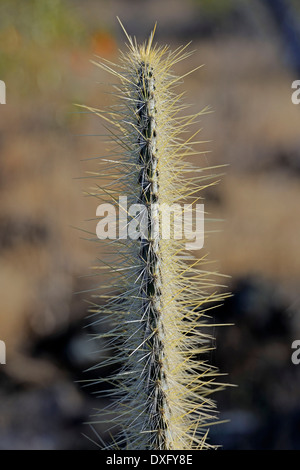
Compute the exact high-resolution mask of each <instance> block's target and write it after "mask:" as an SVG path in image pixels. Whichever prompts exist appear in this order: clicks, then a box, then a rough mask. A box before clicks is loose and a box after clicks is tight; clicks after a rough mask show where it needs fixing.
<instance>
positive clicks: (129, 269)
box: [85, 24, 224, 450]
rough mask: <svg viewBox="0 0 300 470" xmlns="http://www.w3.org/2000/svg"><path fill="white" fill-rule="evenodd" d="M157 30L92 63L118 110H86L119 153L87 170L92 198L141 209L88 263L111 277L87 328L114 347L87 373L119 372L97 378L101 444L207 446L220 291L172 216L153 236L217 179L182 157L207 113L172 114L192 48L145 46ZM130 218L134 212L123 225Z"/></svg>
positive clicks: (213, 417) (177, 109)
mask: <svg viewBox="0 0 300 470" xmlns="http://www.w3.org/2000/svg"><path fill="white" fill-rule="evenodd" d="M121 26H122V24H121ZM122 27H123V26H122ZM123 29H124V28H123ZM154 31H155V28H154V30H153V32H152V33H151V35H150V37H149V40H148V41H147V42H146V43H144V44H142V45H138V44H137V42H136V40H135V38H134V39H132V38H131V37H130V36H128V34H127V33H126V31H125V29H124V32H125V34H126V36H127V40H128V44H127V46H128V51H127V52H126V53H122V52H121V57H120V64H119V65H115V64H111V63H110V62H108V61H104V60H103V61H102V62H95V63H96V64H97V65H98V66H100V67H101V68H102V69H104V70H105V71H107V72H109V73H111V74H112V75H113V76H114V77H117V79H118V81H119V84H118V85H117V86H115V95H116V99H117V105H116V106H112V107H111V108H109V109H107V110H104V111H103V110H99V109H96V108H93V107H87V106H85V108H86V109H88V110H89V111H90V112H92V113H95V114H96V115H98V116H100V117H101V118H102V119H103V120H104V121H105V123H107V122H108V123H109V129H110V134H111V136H112V137H113V140H114V141H115V143H116V144H117V147H118V149H117V153H114V155H116V154H117V157H111V158H108V157H106V158H105V159H104V160H103V161H101V162H100V165H105V170H102V171H101V170H100V172H99V173H97V174H96V175H95V176H96V177H97V178H98V177H99V178H101V177H103V176H104V177H106V179H108V183H107V184H106V186H103V187H100V186H98V185H97V186H95V187H94V188H93V189H92V190H91V191H90V194H92V195H94V196H95V197H97V198H99V199H102V198H108V200H110V201H111V202H113V203H114V204H115V205H116V206H117V207H118V209H119V213H120V217H121V215H122V212H123V215H124V214H125V216H128V208H126V207H124V206H123V205H122V204H121V203H120V202H118V195H122V196H124V195H125V196H127V198H128V203H130V204H139V205H142V206H143V207H144V208H145V210H144V212H143V214H142V217H144V222H145V231H144V232H145V233H143V236H141V234H139V236H137V237H136V238H135V239H134V237H132V238H131V239H128V238H126V237H125V236H120V233H119V237H118V238H117V239H116V240H110V241H109V243H110V246H111V247H112V248H113V250H114V253H115V261H114V264H112V263H110V264H109V265H108V264H107V263H106V262H104V264H105V265H104V266H98V267H95V269H100V270H101V269H107V274H108V279H109V282H108V285H105V286H103V292H97V293H96V294H95V296H94V299H93V302H92V304H91V308H90V313H91V316H92V318H93V321H94V323H95V324H98V323H100V322H101V321H103V322H108V323H109V325H110V328H111V329H110V331H108V332H106V333H104V334H103V336H102V338H103V339H105V341H106V342H107V347H108V348H110V349H111V350H113V353H110V355H109V356H108V358H107V360H106V361H104V362H103V363H101V364H98V365H97V366H95V367H101V366H103V365H105V366H107V365H114V366H116V365H119V368H118V369H117V371H116V373H115V374H114V376H113V377H109V378H107V377H106V378H100V379H99V380H100V381H107V382H108V383H112V385H113V387H112V388H111V390H110V391H109V392H108V395H110V396H111V397H113V402H112V405H111V406H109V407H108V408H107V409H106V410H101V411H100V412H99V414H98V415H97V418H96V419H95V420H94V422H100V421H101V420H102V421H104V422H109V423H110V424H111V426H110V429H112V428H114V427H116V428H117V429H119V432H118V434H117V436H116V437H114V442H113V444H112V445H111V446H110V445H108V446H107V448H119V449H127V450H139V449H144V450H173V449H174V450H178V449H180V450H192V449H209V448H211V447H213V446H212V445H210V444H209V440H208V438H207V437H208V429H209V426H211V425H212V424H215V422H216V421H217V409H216V404H215V401H214V400H213V399H212V398H211V395H212V393H213V392H215V391H216V390H218V389H220V388H222V386H223V385H222V384H221V383H219V382H217V381H216V378H217V376H218V375H219V373H218V370H217V369H216V368H215V367H213V366H212V365H209V363H208V360H207V359H208V356H209V354H210V351H211V350H212V349H213V344H212V339H213V338H212V336H211V334H209V333H208V332H209V331H210V330H209V327H212V324H211V323H210V320H209V318H210V317H209V316H208V313H207V312H208V310H210V309H211V308H212V307H213V306H214V304H215V303H216V302H219V301H220V300H221V299H222V298H224V294H223V295H222V294H220V293H219V294H218V293H217V292H215V290H216V283H215V280H214V276H213V273H210V272H208V271H206V270H205V265H206V264H207V263H208V260H207V257H206V255H204V256H202V257H201V258H199V259H197V258H195V257H194V255H193V253H192V252H191V251H190V250H187V249H186V247H187V245H186V244H187V242H189V241H190V239H191V236H190V234H189V233H187V232H186V231H185V233H184V236H183V237H182V238H180V239H179V238H178V237H176V236H175V232H176V223H175V222H174V221H175V219H176V210H175V215H174V220H173V222H172V223H171V226H172V230H173V233H174V236H173V237H170V239H167V237H163V236H162V233H161V232H162V230H161V226H162V217H163V216H164V208H165V207H166V206H168V207H169V206H170V205H172V204H173V205H174V204H175V206H176V207H177V208H178V207H179V206H180V204H185V207H187V206H188V207H192V206H193V205H195V203H196V202H197V201H198V200H199V192H200V190H202V189H203V188H205V187H207V186H208V185H212V184H215V181H213V178H214V176H215V175H213V174H212V173H211V171H210V170H211V168H205V167H203V168H198V167H197V168H195V167H194V165H193V164H192V163H190V162H188V161H187V157H189V156H191V155H197V154H200V153H202V152H199V151H197V150H196V149H195V146H196V144H197V143H199V142H195V141H194V140H195V136H196V134H197V132H196V133H195V134H194V135H192V136H190V137H188V138H187V139H183V138H182V135H183V133H184V132H185V131H186V130H188V128H189V126H190V125H192V124H194V123H195V122H196V121H197V118H198V117H199V116H200V115H201V114H203V113H205V112H206V111H207V110H206V109H205V110H202V111H201V112H199V113H198V114H196V115H192V116H190V115H186V116H182V115H181V113H182V110H184V109H185V105H184V104H182V102H181V100H182V96H183V94H176V92H175V87H176V85H177V84H178V83H179V82H180V81H182V78H183V77H177V76H175V75H174V72H173V67H174V66H175V65H176V64H177V63H178V62H179V61H181V60H183V59H185V58H187V57H189V55H190V52H187V46H184V47H180V48H178V49H176V50H175V51H173V52H172V51H170V49H169V48H168V47H159V46H158V45H154V43H153V37H154ZM108 165H110V166H111V172H110V170H108ZM180 207H181V206H180ZM140 215H141V214H140ZM136 219H137V217H136V216H134V215H132V214H131V215H130V217H129V225H130V223H131V222H135V223H136V221H137V220H136ZM176 220H177V219H176ZM107 221H108V219H107ZM127 221H128V218H127ZM108 223H109V222H108ZM177 228H178V227H177ZM123 229H124V225H123ZM190 229H192V227H191V224H190ZM123 235H124V233H123ZM98 241H99V240H98ZM102 272H103V271H101V273H102ZM109 286H110V287H111V291H114V292H109V291H108V288H109ZM103 299H104V300H105V302H104V303H102V302H103ZM105 413H107V416H106V414H105ZM112 413H114V415H113V417H112Z"/></svg>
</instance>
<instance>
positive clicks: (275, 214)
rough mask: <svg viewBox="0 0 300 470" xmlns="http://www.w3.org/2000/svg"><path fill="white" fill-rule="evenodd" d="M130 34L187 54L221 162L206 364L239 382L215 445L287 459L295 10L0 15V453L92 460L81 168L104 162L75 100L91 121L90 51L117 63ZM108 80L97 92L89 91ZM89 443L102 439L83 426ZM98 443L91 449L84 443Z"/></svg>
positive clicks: (93, 359)
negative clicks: (57, 453)
mask: <svg viewBox="0 0 300 470" xmlns="http://www.w3.org/2000/svg"><path fill="white" fill-rule="evenodd" d="M116 16H119V17H120V18H121V20H122V22H123V23H124V25H125V27H126V29H127V31H128V33H129V34H131V35H135V36H136V37H137V39H138V40H144V39H146V38H147V37H148V35H149V33H150V31H151V29H152V28H153V26H154V23H155V22H156V21H157V22H158V26H157V32H156V40H157V41H158V42H159V43H162V44H164V43H167V44H169V45H170V46H171V48H172V49H174V48H176V47H178V46H179V45H181V44H185V43H187V42H189V41H191V40H192V45H191V46H190V48H192V49H195V53H194V54H193V56H192V57H190V58H189V59H187V60H186V61H184V62H182V63H179V64H178V66H177V69H176V72H177V73H178V74H180V73H186V72H187V71H188V70H190V69H192V68H194V67H196V66H198V65H200V64H205V67H203V68H201V69H199V70H198V71H196V72H194V73H193V74H191V75H189V76H188V77H186V78H185V80H184V85H182V89H185V90H186V101H187V102H189V103H191V108H192V110H193V111H196V112H198V111H199V110H200V109H202V108H203V107H205V106H207V105H208V106H210V107H211V108H212V110H213V113H211V114H208V115H206V116H204V117H203V118H202V122H201V127H203V130H202V138H203V140H206V141H210V142H209V143H207V144H205V145H206V148H207V151H208V152H207V155H206V157H205V158H206V159H207V161H208V162H209V164H211V165H222V164H228V166H227V167H226V168H225V172H226V174H225V175H224V176H223V177H222V178H221V182H220V183H219V184H218V185H217V186H214V187H213V188H211V189H208V190H207V191H206V193H205V205H206V210H207V211H208V212H209V213H210V215H211V218H213V219H222V222H220V221H219V222H217V221H215V222H213V221H212V222H210V227H209V228H210V231H211V233H209V234H208V236H207V237H206V239H205V248H204V249H205V250H206V251H207V252H208V253H209V256H210V258H211V259H212V260H215V263H214V269H215V270H218V271H220V272H222V273H224V274H226V275H228V276H229V277H228V278H226V280H225V282H226V283H227V285H228V290H230V291H231V292H232V293H233V294H234V295H233V296H232V297H231V298H229V299H228V300H226V301H225V303H224V305H222V306H221V307H219V308H218V309H216V311H215V313H214V319H215V320H214V321H215V322H216V323H219V322H221V321H223V322H227V323H228V322H232V323H234V324H235V326H232V327H223V328H221V327H220V328H218V327H216V329H215V336H216V351H215V353H214V354H213V357H212V360H213V361H214V363H215V364H216V365H218V366H219V367H220V369H221V371H222V372H224V373H227V374H228V377H225V379H224V380H225V381H228V382H230V383H232V384H235V385H236V387H231V388H228V389H227V390H225V391H224V392H219V393H218V396H216V399H217V402H218V408H219V410H220V419H224V420H227V419H228V420H229V422H226V423H224V424H221V425H219V426H215V427H214V428H212V429H211V442H212V443H216V444H220V445H222V446H223V448H224V449H300V401H299V393H300V365H299V366H297V365H294V364H293V363H292V361H291V354H292V349H291V344H292V342H293V341H294V340H295V339H300V293H299V285H300V248H299V236H300V217H299V215H300V213H299V202H300V186H299V181H300V132H299V131H300V105H298V106H297V105H294V104H293V103H292V101H291V95H292V91H293V90H292V89H291V85H292V82H293V81H294V80H300V6H299V2H298V1H297V0H295V1H292V0H253V1H251V2H250V1H246V0H185V1H184V2H183V1H180V0H164V1H163V2H162V1H161V0H148V1H146V0H112V1H104V0H98V1H97V0H85V1H84V2H83V1H80V0H39V1H37V0H27V1H26V2H20V1H17V0H1V3H0V79H1V80H4V81H5V83H6V89H7V95H6V102H7V104H6V105H1V107H0V299H1V300H0V339H1V340H3V341H5V343H6V348H7V359H6V360H7V364H6V365H0V449H93V448H95V445H94V444H93V443H92V442H90V440H89V439H87V438H86V437H84V436H83V435H82V434H87V435H89V436H91V438H93V432H92V431H90V430H89V427H88V426H87V425H85V424H83V423H84V422H86V421H88V420H89V416H90V415H91V414H92V413H93V409H97V408H101V406H102V405H103V404H105V401H104V400H103V399H101V398H97V387H96V386H90V387H87V386H83V384H82V382H81V381H82V380H86V379H88V380H90V379H97V377H98V376H99V374H106V373H108V372H109V371H107V370H105V369H104V370H102V371H97V370H91V371H89V372H84V370H86V369H89V368H90V367H92V366H93V365H94V364H95V363H97V362H99V361H100V360H101V345H100V346H99V344H98V349H99V351H98V352H97V351H96V350H95V347H94V345H93V344H92V342H91V341H90V334H91V333H92V334H93V333H94V331H93V330H92V329H91V327H86V325H87V320H86V312H87V303H86V299H87V298H88V293H85V292H84V291H86V290H88V289H90V288H91V287H93V286H94V285H96V284H95V282H96V283H97V282H98V283H99V284H101V282H102V280H101V278H100V279H99V278H97V280H96V281H95V279H93V278H90V277H88V274H90V272H91V271H90V267H91V266H92V265H93V263H94V261H95V259H96V257H97V256H101V252H100V250H101V248H99V244H98V245H97V246H96V245H95V244H93V243H90V242H88V241H86V240H85V238H89V237H90V235H89V234H86V233H85V232H82V231H80V230H77V229H76V228H72V227H77V228H79V229H82V230H90V231H91V232H92V233H94V232H95V225H96V223H95V221H94V222H92V223H91V222H89V223H88V222H87V220H89V219H92V218H93V217H95V211H96V207H97V201H95V200H93V199H92V198H87V197H84V195H83V191H84V190H86V189H87V187H88V182H87V181H86V180H84V179H80V178H82V177H83V176H84V174H85V171H89V170H92V171H97V167H96V163H95V161H93V160H87V159H91V158H93V157H96V156H97V155H101V154H102V153H103V151H105V148H106V144H104V142H103V139H101V137H100V136H99V134H101V133H103V126H102V125H101V122H100V121H99V120H98V119H97V118H96V117H93V116H90V115H88V114H83V113H79V112H78V110H77V109H76V108H75V106H73V104H74V103H83V104H87V105H91V106H95V107H97V106H99V107H101V108H103V107H104V106H106V105H109V104H110V100H111V97H110V95H109V94H107V93H105V92H106V91H107V90H108V87H106V85H105V83H108V82H109V80H110V77H109V76H108V75H106V74H105V73H104V72H102V71H101V70H100V69H99V68H96V67H95V66H94V65H92V64H91V62H90V59H93V58H94V56H95V54H96V55H98V56H101V57H104V58H106V59H108V60H111V61H113V62H115V61H118V49H123V50H124V34H123V32H122V30H121V28H120V26H119V24H118V22H117V19H116ZM103 82H104V85H103V84H102V83H103ZM96 430H97V432H98V433H99V434H101V435H102V432H103V428H102V427H100V426H99V428H97V427H96ZM96 440H97V438H96Z"/></svg>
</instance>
